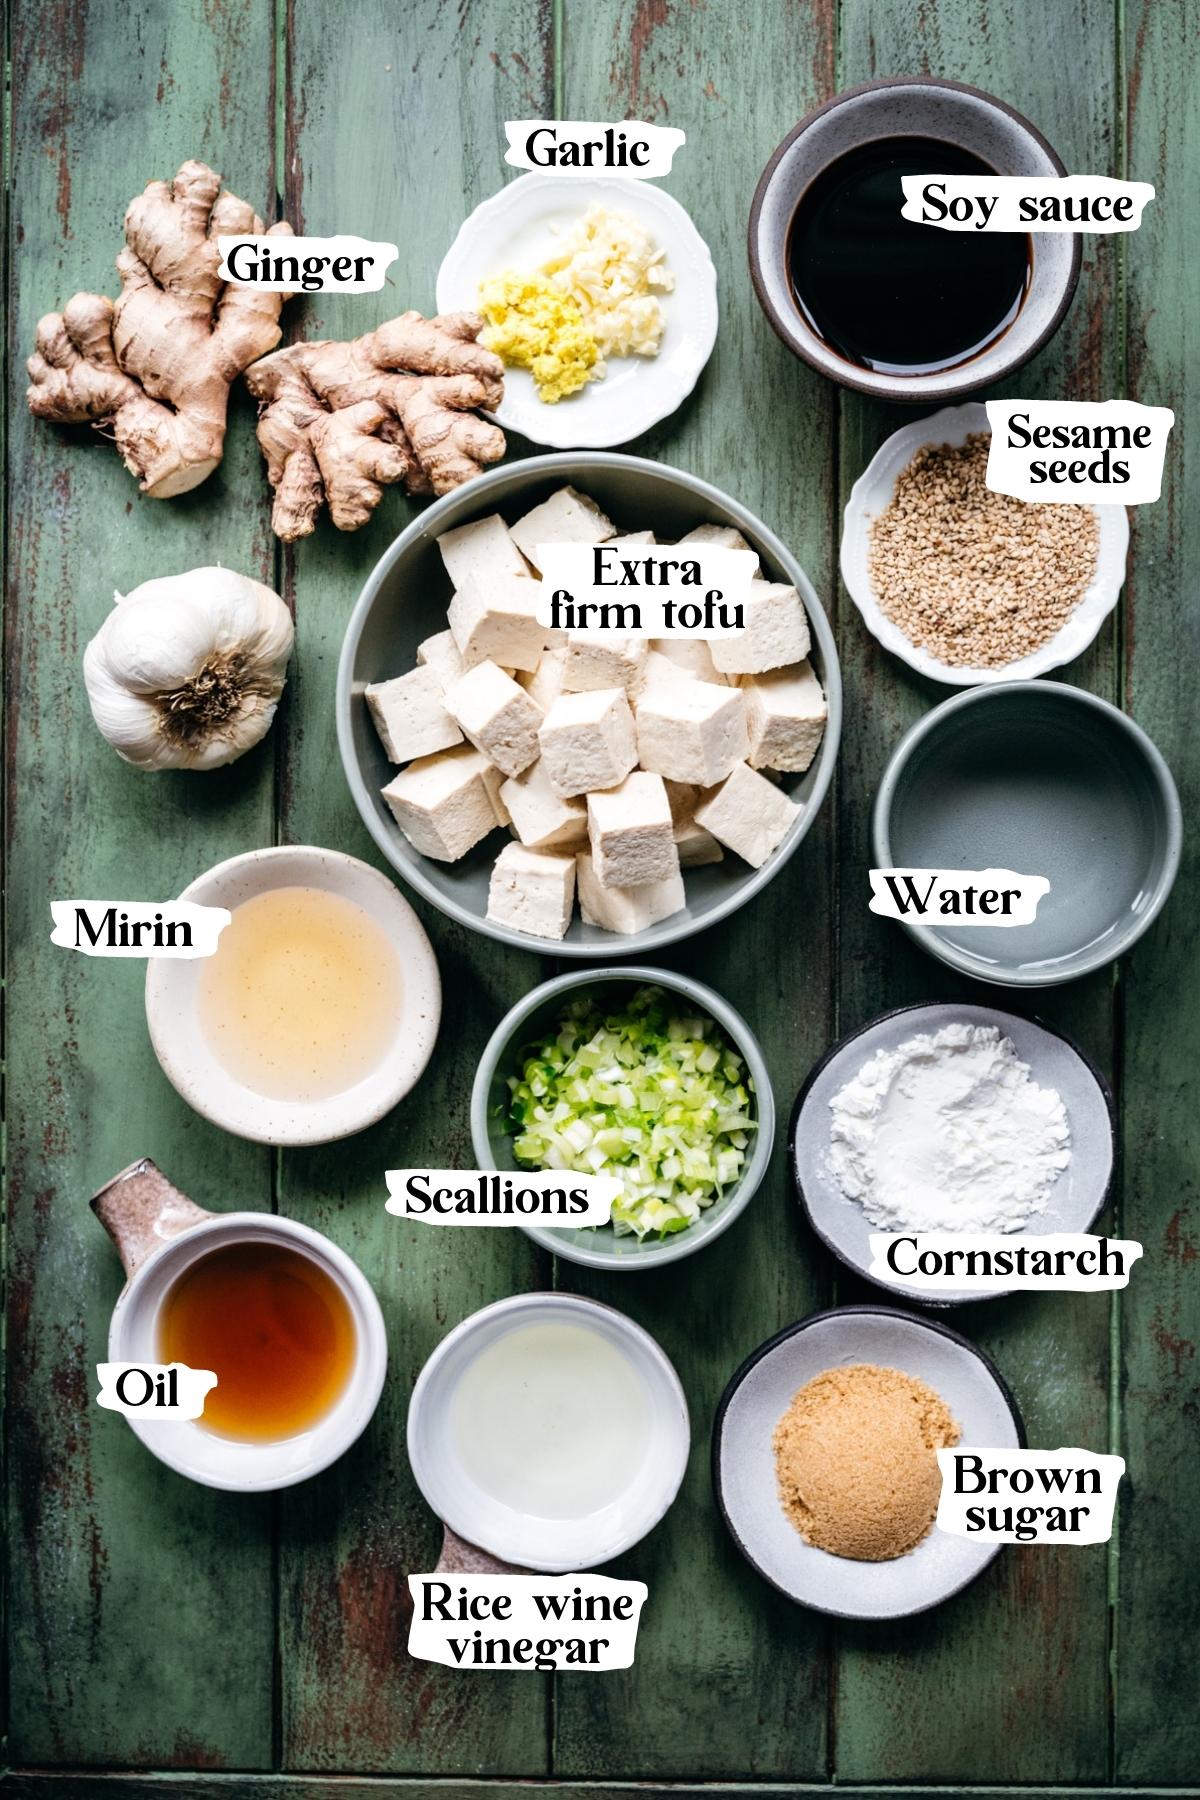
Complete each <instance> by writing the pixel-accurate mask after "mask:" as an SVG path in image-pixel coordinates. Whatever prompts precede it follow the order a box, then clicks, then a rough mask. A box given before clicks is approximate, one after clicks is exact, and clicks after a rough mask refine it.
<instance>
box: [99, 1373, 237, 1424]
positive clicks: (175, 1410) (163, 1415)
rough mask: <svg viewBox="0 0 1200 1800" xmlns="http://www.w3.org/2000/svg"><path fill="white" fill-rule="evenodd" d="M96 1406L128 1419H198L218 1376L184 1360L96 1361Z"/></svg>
mask: <svg viewBox="0 0 1200 1800" xmlns="http://www.w3.org/2000/svg"><path fill="white" fill-rule="evenodd" d="M96 1374H97V1376H98V1378H99V1381H100V1392H99V1393H98V1394H97V1395H96V1405H97V1406H103V1407H104V1408H105V1409H106V1410H107V1411H108V1412H118V1413H124V1415H125V1417H126V1418H127V1419H198V1418H199V1417H200V1416H201V1414H202V1413H203V1411H204V1402H205V1399H206V1397H207V1395H208V1394H209V1392H210V1391H211V1390H212V1389H213V1388H215V1387H216V1385H217V1378H216V1375H215V1374H214V1373H213V1371H212V1370H211V1369H192V1368H189V1367H188V1365H187V1363H181V1362H172V1363H136V1362H108V1363H97V1364H96Z"/></svg>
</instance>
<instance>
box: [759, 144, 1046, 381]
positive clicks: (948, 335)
mask: <svg viewBox="0 0 1200 1800" xmlns="http://www.w3.org/2000/svg"><path fill="white" fill-rule="evenodd" d="M995 172H996V171H995V170H994V169H992V168H990V167H989V165H988V164H987V163H985V162H983V161H982V160H981V158H979V157H978V156H973V155H972V154H971V152H970V151H968V150H960V149H958V148H957V147H956V146H955V145H954V144H946V143H942V142H941V141H940V140H939V139H937V138H925V137H897V138H883V139H880V140H878V141H877V142H875V143H870V144H860V145H859V146H858V147H857V148H856V149H854V150H849V151H847V152H846V154H845V155H844V156H841V157H839V158H838V160H837V161H836V162H834V163H831V164H830V166H829V168H828V169H826V170H825V171H824V172H823V173H822V174H820V175H818V177H817V179H816V180H815V181H814V182H813V183H812V184H811V186H810V187H809V188H807V189H806V191H805V192H804V194H803V195H802V196H801V198H800V203H799V205H798V206H797V208H796V211H795V213H794V214H793V217H792V223H791V228H790V230H789V233H788V245H787V260H788V274H789V276H790V279H791V284H792V292H793V294H794V296H795V299H796V304H797V305H798V306H799V308H800V310H801V312H802V313H803V314H804V316H805V318H806V319H807V321H808V323H809V325H810V326H811V327H812V329H813V330H814V331H815V332H816V333H817V335H818V336H819V337H821V338H822V339H823V340H824V341H825V343H826V344H828V346H829V348H830V349H831V350H834V351H836V352H837V354H838V355H839V356H842V357H845V359H846V361H847V362H852V363H857V364H858V365H859V367H860V368H864V369H872V370H874V371H876V372H877V373H879V374H883V375H922V374H931V373H934V372H935V371H938V370H942V369H950V368H953V367H954V366H955V365H956V364H958V363H962V362H967V361H968V360H969V359H970V358H971V357H973V356H978V355H979V353H980V352H981V351H982V350H985V349H987V347H988V346H989V345H990V344H993V343H994V342H995V341H996V339H997V338H998V337H1000V336H1001V334H1002V333H1003V332H1005V331H1007V329H1008V327H1009V326H1010V325H1011V324H1012V322H1013V320H1014V319H1015V318H1016V316H1017V314H1018V312H1019V311H1020V310H1021V302H1022V301H1023V299H1024V298H1025V291H1026V288H1027V287H1028V285H1029V275H1030V266H1031V257H1030V241H1029V238H1028V236H1026V235H1025V234H1024V233H1023V232H989V231H969V232H968V231H943V230H940V229H939V228H938V227H937V226H934V225H918V224H914V223H913V222H912V221H911V220H909V219H905V218H902V217H901V212H900V209H901V207H902V206H903V204H904V189H903V187H902V186H901V176H903V175H932V174H937V175H994V174H995Z"/></svg>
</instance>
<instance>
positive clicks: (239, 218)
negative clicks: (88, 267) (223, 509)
mask: <svg viewBox="0 0 1200 1800" xmlns="http://www.w3.org/2000/svg"><path fill="white" fill-rule="evenodd" d="M262 229H263V223H262V220H261V219H260V218H258V217H257V216H256V214H255V212H254V209H253V207H251V206H248V205H247V204H246V202H245V201H244V200H239V199H237V198H236V196H235V195H233V194H230V193H222V192H221V178H220V176H219V175H216V174H214V173H213V171H212V170H211V169H210V168H208V167H206V165H205V164H204V163H202V162H186V163H184V165H183V167H182V168H181V169H180V171H179V173H178V174H177V175H176V177H175V179H174V181H172V182H166V181H152V182H151V183H150V185H149V186H148V187H147V189H146V191H145V193H144V194H141V195H140V196H139V197H138V198H137V199H135V200H133V201H131V203H130V206H129V210H128V211H127V213H126V214H125V249H124V250H122V252H121V254H120V255H119V256H118V258H117V269H118V272H119V274H120V277H121V294H120V298H119V299H118V300H117V301H116V302H115V303H114V302H113V301H111V300H108V299H106V298H105V297H104V296H103V295H102V294H76V295H75V297H74V299H72V300H68V302H67V304H66V306H65V307H64V308H63V310H62V312H61V313H47V314H46V316H45V318H43V319H42V320H41V321H40V323H39V325H38V330H37V350H36V352H35V353H34V355H33V356H31V357H30V359H29V363H28V368H29V374H30V378H31V380H32V384H33V385H32V386H31V387H30V389H29V392H28V395H27V399H28V403H29V410H30V412H32V413H34V414H35V415H36V416H37V417H38V418H39V419H50V420H52V421H53V422H55V423H56V424H70V425H77V424H87V423H90V424H92V425H94V426H95V427H96V428H97V429H99V430H101V431H106V432H109V431H110V432H111V433H112V436H113V438H114V439H115V441H116V445H117V449H118V450H119V451H120V452H121V455H122V457H123V458H124V461H125V466H126V468H127V469H128V470H129V471H130V473H131V474H133V475H136V476H137V479H138V482H139V484H140V486H141V489H142V492H143V493H144V494H150V495H152V496H153V497H154V498H155V499H157V500H167V499H170V498H171V497H172V496H173V495H175V494H186V493H187V492H188V490H189V489H191V488H194V487H198V486H199V484H200V483H201V482H202V481H204V480H205V479H206V477H207V476H209V475H211V474H212V471H213V470H214V469H215V468H216V466H217V464H218V463H219V462H220V460H221V453H222V450H223V448H224V443H225V415H226V408H227V403H228V397H229V389H230V387H231V386H232V384H233V382H234V381H235V380H236V379H237V377H238V376H239V375H240V374H241V372H242V370H243V369H244V368H245V367H246V366H247V364H249V363H252V362H254V361H255V359H256V358H257V357H260V356H264V355H265V354H266V353H267V351H269V350H273V349H274V348H275V346H276V344H277V343H278V342H279V338H280V330H279V313H280V308H281V306H282V303H283V299H284V296H283V295H281V294H264V293H260V292H258V291H257V290H256V289H254V288H250V287H235V286H233V285H232V284H229V285H226V283H225V282H223V281H222V280H221V279H220V277H219V275H218V274H217V269H218V265H219V264H220V260H221V257H220V252H219V250H218V248H217V237H218V234H219V233H227V234H232V235H241V234H243V233H256V234H257V233H260V232H261V231H262ZM290 233H291V226H290V225H285V224H280V225H273V226H272V227H271V234H272V235H275V234H288V235H290Z"/></svg>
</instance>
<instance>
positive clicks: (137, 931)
mask: <svg viewBox="0 0 1200 1800" xmlns="http://www.w3.org/2000/svg"><path fill="white" fill-rule="evenodd" d="M50 912H51V915H52V917H53V919H54V930H53V931H52V932H51V933H50V942H51V943H52V944H58V945H59V946H60V947H61V948H62V949H64V950H81V951H82V952H83V954H84V955H85V956H153V957H164V958H166V957H175V958H181V957H182V958H185V959H186V958H188V957H195V956H211V955H212V954H213V952H214V951H215V949H216V947H217V939H218V938H219V937H220V935H221V933H222V932H223V931H224V929H225V927H226V926H227V925H228V923H229V921H230V919H231V918H232V916H233V915H232V913H230V912H229V911H228V909H227V908H226V907H224V906H197V905H196V903H195V901H194V900H168V901H164V902H163V903H162V905H158V904H156V902H155V901H153V900H52V901H51V902H50Z"/></svg>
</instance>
